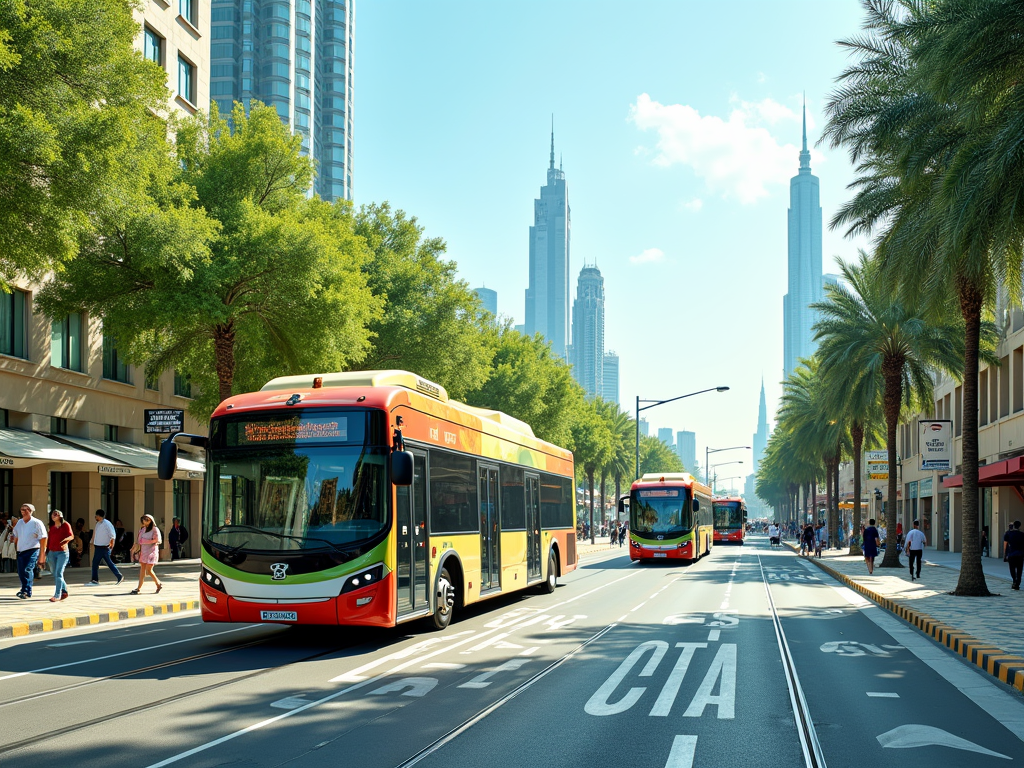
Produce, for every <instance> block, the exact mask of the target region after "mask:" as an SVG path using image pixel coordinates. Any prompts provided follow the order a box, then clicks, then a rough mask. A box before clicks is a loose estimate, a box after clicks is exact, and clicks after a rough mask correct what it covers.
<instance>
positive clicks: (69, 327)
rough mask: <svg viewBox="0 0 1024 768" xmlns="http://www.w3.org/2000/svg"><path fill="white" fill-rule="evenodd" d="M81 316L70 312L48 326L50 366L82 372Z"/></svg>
mask: <svg viewBox="0 0 1024 768" xmlns="http://www.w3.org/2000/svg"><path fill="white" fill-rule="evenodd" d="M82 341H83V339H82V316H81V315H80V314H78V313H77V312H72V313H71V314H70V315H68V316H67V317H65V318H63V319H61V320H54V321H53V322H52V323H51V325H50V365H52V366H53V367H54V368H67V369H68V370H70V371H81V370H82Z"/></svg>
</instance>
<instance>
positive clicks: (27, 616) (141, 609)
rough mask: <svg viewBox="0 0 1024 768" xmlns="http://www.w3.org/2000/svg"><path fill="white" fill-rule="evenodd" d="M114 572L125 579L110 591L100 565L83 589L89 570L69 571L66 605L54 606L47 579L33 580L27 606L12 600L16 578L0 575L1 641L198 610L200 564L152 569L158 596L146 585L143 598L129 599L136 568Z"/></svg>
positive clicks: (66, 574) (110, 580)
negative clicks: (95, 581)
mask: <svg viewBox="0 0 1024 768" xmlns="http://www.w3.org/2000/svg"><path fill="white" fill-rule="evenodd" d="M118 570H120V571H121V573H122V574H123V575H124V581H122V582H121V584H120V585H118V586H115V585H114V577H113V575H112V574H111V573H110V571H109V570H108V569H107V567H106V566H102V565H101V566H100V585H99V586H98V587H86V586H83V585H84V583H85V582H87V581H88V580H89V577H90V575H91V574H90V571H89V568H68V569H67V570H65V571H64V578H65V580H66V581H67V583H68V587H67V588H68V599H67V600H64V601H63V602H57V603H51V602H50V597H52V596H53V577H52V576H50V575H49V574H48V573H44V574H43V577H42V578H41V579H37V580H36V582H35V584H34V585H33V587H32V597H31V598H29V599H28V600H21V599H19V598H18V597H16V596H15V595H16V594H17V592H18V590H20V589H21V582H20V581H19V580H18V574H16V573H5V574H0V639H7V638H11V637H23V636H25V635H28V634H34V633H36V632H49V631H51V630H55V629H68V628H69V627H81V626H88V625H90V624H105V623H108V622H113V621H124V620H127V619H135V618H141V617H143V616H154V615H160V614H165V613H177V612H179V611H189V610H195V609H198V608H199V588H198V585H197V582H198V581H199V560H178V561H176V562H174V563H160V564H159V565H157V566H156V572H157V575H158V576H159V577H160V581H162V582H163V583H164V588H163V589H162V590H161V591H160V594H159V595H157V594H155V592H156V587H155V586H154V585H153V582H152V581H150V580H149V579H147V580H146V584H145V586H144V587H143V588H142V590H143V591H142V594H140V595H132V594H129V593H130V592H131V590H133V589H135V587H136V586H138V583H139V567H138V566H137V565H119V566H118Z"/></svg>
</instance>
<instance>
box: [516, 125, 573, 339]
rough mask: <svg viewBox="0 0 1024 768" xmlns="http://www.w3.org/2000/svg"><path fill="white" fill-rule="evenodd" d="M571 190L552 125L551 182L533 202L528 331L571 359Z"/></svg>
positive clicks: (527, 299)
mask: <svg viewBox="0 0 1024 768" xmlns="http://www.w3.org/2000/svg"><path fill="white" fill-rule="evenodd" d="M570 218H571V217H570V210H569V191H568V188H567V187H566V184H565V174H564V173H563V172H562V168H561V163H559V167H558V168H555V126H554V121H552V124H551V158H550V163H549V165H548V183H547V184H546V185H545V186H543V187H541V188H540V197H539V198H537V199H536V200H534V201H533V226H532V227H530V284H529V287H528V288H527V289H526V323H525V325H526V332H527V333H528V334H530V335H531V336H532V335H533V334H535V333H540V334H543V336H544V338H545V339H547V340H548V341H550V342H551V349H552V350H553V351H554V353H555V354H556V355H558V356H560V357H567V355H566V346H567V345H568V344H569V236H570V229H571V222H570Z"/></svg>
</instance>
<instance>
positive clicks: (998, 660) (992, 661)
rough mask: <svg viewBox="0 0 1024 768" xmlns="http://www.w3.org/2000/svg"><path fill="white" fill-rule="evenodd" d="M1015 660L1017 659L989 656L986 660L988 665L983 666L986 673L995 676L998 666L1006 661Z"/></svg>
mask: <svg viewBox="0 0 1024 768" xmlns="http://www.w3.org/2000/svg"><path fill="white" fill-rule="evenodd" d="M1015 658H1017V657H1016V656H1009V655H999V656H990V657H989V659H988V664H987V665H986V666H985V671H986V672H988V673H989V674H990V675H993V676H994V675H995V674H996V668H997V665H998V664H1004V663H1006V662H1008V661H1012V660H1013V659H1015Z"/></svg>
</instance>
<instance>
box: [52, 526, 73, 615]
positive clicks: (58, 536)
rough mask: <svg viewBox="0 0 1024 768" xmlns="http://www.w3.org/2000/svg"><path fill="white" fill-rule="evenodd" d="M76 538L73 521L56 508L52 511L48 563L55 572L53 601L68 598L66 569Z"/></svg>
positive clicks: (53, 572)
mask: <svg viewBox="0 0 1024 768" xmlns="http://www.w3.org/2000/svg"><path fill="white" fill-rule="evenodd" d="M74 540H75V532H74V531H73V530H71V523H69V522H67V521H66V520H65V519H64V514H63V513H62V512H61V511H60V510H59V509H55V510H53V511H52V512H51V513H50V530H49V531H48V532H47V534H46V564H47V565H49V566H50V573H52V574H53V597H51V598H50V602H51V603H56V602H57V601H58V600H67V598H68V590H67V584H66V583H65V581H64V569H65V568H67V567H68V561H69V560H70V559H71V543H72V542H73V541H74Z"/></svg>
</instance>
